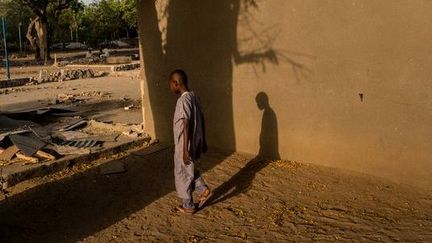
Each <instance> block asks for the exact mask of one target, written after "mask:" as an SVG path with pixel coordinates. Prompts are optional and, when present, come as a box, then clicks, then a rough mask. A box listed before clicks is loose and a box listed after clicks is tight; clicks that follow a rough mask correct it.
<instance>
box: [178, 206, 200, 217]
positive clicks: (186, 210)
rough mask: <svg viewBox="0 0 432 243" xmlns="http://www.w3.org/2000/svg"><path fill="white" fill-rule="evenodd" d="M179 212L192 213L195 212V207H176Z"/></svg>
mask: <svg viewBox="0 0 432 243" xmlns="http://www.w3.org/2000/svg"><path fill="white" fill-rule="evenodd" d="M174 210H175V211H176V212H177V213H183V214H187V215H192V214H194V213H195V208H185V207H183V206H182V205H179V206H177V207H175V209H174Z"/></svg>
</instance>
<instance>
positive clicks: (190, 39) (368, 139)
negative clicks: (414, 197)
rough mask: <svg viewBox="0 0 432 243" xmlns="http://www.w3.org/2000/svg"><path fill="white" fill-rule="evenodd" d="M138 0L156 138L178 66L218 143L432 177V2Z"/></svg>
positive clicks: (164, 133)
mask: <svg viewBox="0 0 432 243" xmlns="http://www.w3.org/2000/svg"><path fill="white" fill-rule="evenodd" d="M138 2H139V15H140V22H139V24H140V32H141V33H140V34H141V46H142V51H143V57H144V58H143V60H144V66H145V70H144V71H145V77H146V79H145V80H146V86H145V89H146V92H147V93H146V96H145V97H144V98H145V99H144V103H145V104H146V111H147V112H146V115H147V123H146V125H147V128H148V129H149V131H150V132H152V133H155V134H156V136H158V137H160V138H161V139H171V134H172V132H171V118H172V115H171V113H172V111H173V107H174V102H175V97H172V95H171V94H170V93H169V92H168V89H167V81H166V80H167V73H168V72H169V70H171V69H173V68H178V67H180V68H184V69H185V70H186V71H187V72H188V73H189V75H190V80H191V86H192V88H193V89H194V90H195V91H197V92H198V93H199V94H200V96H201V98H202V100H203V103H204V107H205V112H206V114H207V123H208V136H209V139H208V140H209V142H210V144H211V145H212V146H217V147H223V148H227V149H232V150H237V151H242V152H249V153H256V154H258V153H260V154H264V155H272V156H273V157H278V156H279V155H280V157H282V158H285V159H290V160H296V161H302V162H311V163H317V164H323V165H329V166H334V167H340V168H345V169H352V170H356V171H360V172H365V173H369V174H374V175H378V176H382V177H386V178H390V179H392V180H395V181H399V182H403V183H409V184H412V185H417V186H423V187H430V186H432V143H431V139H432V128H431V126H432V125H431V124H432V109H431V108H432V107H431V106H432V103H431V101H432V99H431V95H432V85H431V84H432V82H431V78H432V68H431V67H432V56H431V53H432V45H431V44H430V42H431V41H432V28H430V25H431V23H432V14H431V13H432V1H428V0H380V1H377V0H339V1H334V0H256V1H252V0H248V1H247V0H244V1H240V0H217V1H216V0H171V1H169V4H168V3H167V2H166V1H162V2H164V3H165V6H164V7H162V8H160V9H159V10H160V11H159V13H158V12H157V11H156V10H155V7H154V1H149V0H139V1H138ZM160 2H161V1H159V3H160ZM161 9H162V10H161ZM158 19H159V20H158ZM160 21H162V22H163V21H165V24H163V26H165V27H166V28H165V27H164V28H159V27H160V26H162V25H161V24H159V22H160ZM160 30H162V32H163V33H162V34H161V31H160ZM162 43H163V44H164V45H162ZM258 94H259V95H258ZM267 100H268V102H267Z"/></svg>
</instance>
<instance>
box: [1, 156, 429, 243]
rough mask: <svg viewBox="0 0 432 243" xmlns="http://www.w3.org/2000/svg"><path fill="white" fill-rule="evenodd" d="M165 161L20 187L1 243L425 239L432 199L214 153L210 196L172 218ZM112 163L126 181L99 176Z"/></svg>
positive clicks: (325, 172)
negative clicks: (189, 211) (192, 211)
mask: <svg viewBox="0 0 432 243" xmlns="http://www.w3.org/2000/svg"><path fill="white" fill-rule="evenodd" d="M171 157H172V150H171V149H165V150H163V151H160V152H157V153H152V154H147V153H145V151H135V152H132V153H127V154H123V155H122V156H121V157H120V158H108V159H107V160H106V161H98V162H94V163H93V164H92V165H86V166H81V167H75V168H72V169H70V170H69V171H67V172H62V173H58V174H55V175H52V176H48V177H44V178H40V179H36V180H33V181H28V182H24V183H22V184H20V185H18V186H16V187H14V188H12V189H11V191H10V195H9V197H8V199H7V200H5V199H3V200H2V201H1V203H0V215H1V216H2V217H1V218H0V226H1V227H0V241H4V242H29V241H30V242H76V241H83V242H140V241H141V242H147V241H152V242H282V241H311V240H313V241H335V240H339V241H349V242H352V241H363V242H364V241H385V242H389V241H391V242H393V241H403V242H414V241H415V242H419V241H422V242H428V241H431V240H432V193H431V192H427V191H422V190H420V189H416V188H412V187H408V186H403V185H398V184H394V183H391V182H389V181H386V180H382V179H379V178H375V177H371V176H367V175H362V174H357V173H354V172H349V171H342V170H338V169H333V168H326V167H320V166H316V165H309V164H300V163H296V162H290V161H274V162H271V161H261V160H257V159H255V158H253V157H252V156H248V155H242V154H229V153H225V152H221V151H217V150H212V151H210V152H209V153H208V154H207V156H205V158H204V159H203V161H202V170H203V171H205V173H204V176H205V178H206V180H207V182H208V183H209V184H210V185H211V186H212V187H213V188H214V191H215V196H214V198H213V199H212V200H211V202H210V203H209V204H208V206H207V207H206V208H204V209H203V210H201V211H199V212H198V213H196V214H195V215H193V216H185V215H179V214H178V213H175V212H173V210H172V209H173V207H174V206H175V205H176V204H177V203H178V200H177V198H176V194H175V192H174V186H173V185H174V181H173V170H172V168H173V165H172V163H173V162H172V159H171ZM116 160H117V161H118V160H120V161H122V162H124V163H125V164H126V165H127V172H126V173H123V174H117V175H102V174H100V173H99V167H100V164H101V163H112V161H116ZM110 161H111V162H110Z"/></svg>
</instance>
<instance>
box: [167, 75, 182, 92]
mask: <svg viewBox="0 0 432 243" xmlns="http://www.w3.org/2000/svg"><path fill="white" fill-rule="evenodd" d="M176 78H177V77H176V75H172V76H171V77H170V80H169V87H170V90H171V92H173V93H174V94H179V93H180V85H179V81H178V80H177V79H176Z"/></svg>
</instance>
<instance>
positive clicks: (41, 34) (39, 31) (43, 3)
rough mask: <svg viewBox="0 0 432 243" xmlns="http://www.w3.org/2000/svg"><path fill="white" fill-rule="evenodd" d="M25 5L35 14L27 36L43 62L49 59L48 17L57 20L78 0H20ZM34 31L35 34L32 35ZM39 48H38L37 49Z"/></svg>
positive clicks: (37, 56)
mask: <svg viewBox="0 0 432 243" xmlns="http://www.w3.org/2000/svg"><path fill="white" fill-rule="evenodd" d="M20 1H21V2H22V3H23V4H25V5H27V6H28V7H29V8H30V9H31V10H32V12H33V13H34V14H35V16H36V17H34V18H33V19H32V21H31V23H32V24H30V25H29V28H28V31H27V38H28V39H29V41H30V43H31V44H32V43H33V47H35V49H36V51H38V53H36V58H40V59H42V60H43V61H44V63H45V64H47V63H48V61H49V60H50V55H49V43H50V39H49V38H50V34H51V33H50V30H51V28H50V26H49V25H48V19H49V18H52V19H53V22H57V21H58V19H59V17H60V14H61V13H62V11H64V10H65V9H68V8H69V7H71V6H72V5H73V4H77V3H78V0H20ZM33 29H34V31H35V32H36V35H34V32H33ZM38 49H39V50H38Z"/></svg>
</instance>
